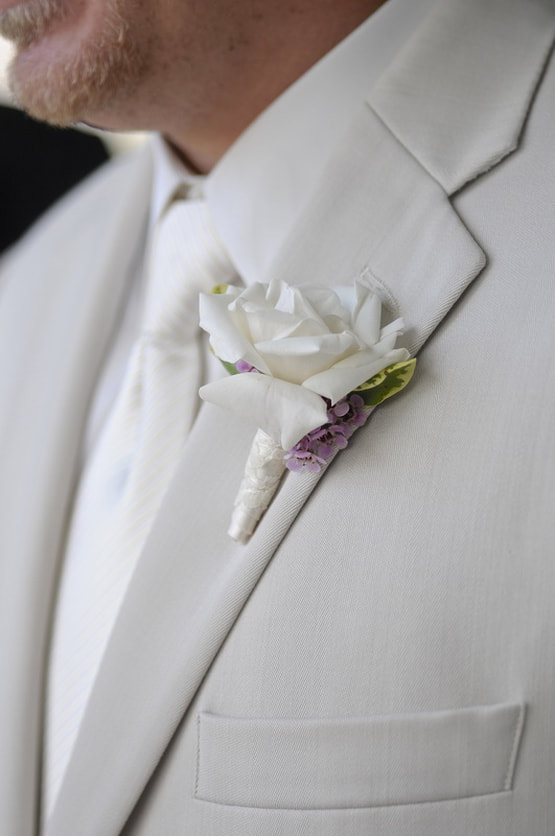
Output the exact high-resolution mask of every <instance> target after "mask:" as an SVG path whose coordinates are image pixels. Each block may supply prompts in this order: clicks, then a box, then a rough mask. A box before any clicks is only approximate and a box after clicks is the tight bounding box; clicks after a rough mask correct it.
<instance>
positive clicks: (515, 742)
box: [503, 705, 526, 790]
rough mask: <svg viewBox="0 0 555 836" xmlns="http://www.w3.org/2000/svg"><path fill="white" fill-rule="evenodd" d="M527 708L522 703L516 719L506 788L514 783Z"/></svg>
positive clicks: (506, 776) (508, 788)
mask: <svg viewBox="0 0 555 836" xmlns="http://www.w3.org/2000/svg"><path fill="white" fill-rule="evenodd" d="M525 710H526V706H525V705H521V707H520V711H519V712H518V718H517V721H516V728H515V733H514V736H513V745H512V747H511V753H510V755H509V765H508V766H507V772H506V774H505V783H504V784H503V787H504V789H505V790H510V789H511V786H512V783H513V774H514V771H515V766H516V756H517V753H518V744H519V743H520V736H521V734H522V728H523V726H524V713H525Z"/></svg>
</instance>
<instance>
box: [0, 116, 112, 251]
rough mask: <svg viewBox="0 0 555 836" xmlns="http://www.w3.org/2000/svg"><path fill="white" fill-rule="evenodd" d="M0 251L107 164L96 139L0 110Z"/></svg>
mask: <svg viewBox="0 0 555 836" xmlns="http://www.w3.org/2000/svg"><path fill="white" fill-rule="evenodd" d="M0 138H1V139H0V252H1V251H2V250H4V249H5V248H6V247H7V246H9V245H10V244H12V243H13V242H14V241H16V240H17V239H18V238H19V237H20V236H21V235H22V234H23V233H24V232H25V230H26V229H27V228H28V227H29V226H30V225H31V224H32V223H33V221H35V220H36V219H37V218H38V216H39V215H40V214H41V213H42V212H44V210H45V209H47V208H48V207H49V206H50V205H51V204H52V203H54V202H55V201H56V200H57V199H58V198H59V197H61V196H62V195H63V194H64V193H65V192H67V191H68V190H69V189H70V188H71V187H72V186H74V185H75V184H76V183H78V182H79V180H81V179H82V178H83V177H85V176H86V175H87V174H89V173H90V172H91V171H93V170H94V169H95V168H97V167H98V166H99V165H101V164H102V163H103V162H105V161H106V160H107V159H108V153H107V151H106V148H105V147H104V144H103V143H102V141H101V140H100V139H98V137H95V136H89V135H88V134H84V133H82V132H81V131H77V130H73V129H61V128H53V127H50V126H49V125H44V124H42V123H41V122H35V121H34V120H33V119H30V118H29V117H28V116H27V115H26V114H24V113H22V112H21V111H19V110H15V109H14V108H11V107H3V106H0Z"/></svg>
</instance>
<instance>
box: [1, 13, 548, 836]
mask: <svg viewBox="0 0 555 836" xmlns="http://www.w3.org/2000/svg"><path fill="white" fill-rule="evenodd" d="M554 33H555V5H554V3H553V2H551V0H487V2H484V0H446V2H440V3H439V4H438V7H437V9H435V10H434V12H433V13H432V14H431V15H430V17H429V18H428V19H427V20H426V21H425V23H424V25H423V26H422V27H421V28H420V29H419V30H418V31H417V33H416V34H415V35H414V36H413V37H412V39H411V40H410V42H409V43H408V44H407V46H406V48H405V49H404V50H403V52H402V53H401V54H400V55H399V56H398V58H397V59H396V61H395V62H394V63H393V65H392V66H391V67H390V69H389V70H388V71H387V72H386V74H385V75H384V76H383V77H382V78H381V80H380V82H379V83H378V85H377V86H376V87H375V88H374V89H373V90H372V91H371V93H370V94H369V97H368V100H367V102H364V103H361V110H360V114H359V117H358V118H357V120H356V121H355V123H354V124H352V125H351V126H346V131H347V133H346V137H345V141H344V143H343V144H342V145H341V147H339V148H338V149H337V154H336V155H335V158H334V160H333V161H332V163H331V165H330V167H329V172H328V176H327V177H326V178H325V179H324V181H323V182H322V183H321V185H320V187H319V188H318V191H317V193H316V194H314V195H311V196H310V199H309V200H308V201H307V204H306V207H304V209H303V212H302V213H301V218H300V220H299V223H298V224H297V225H296V229H295V231H294V233H293V235H292V236H291V238H290V240H289V241H287V243H286V245H285V246H284V248H283V251H282V253H281V255H280V257H279V258H278V259H277V261H276V262H275V263H274V264H273V266H272V268H271V270H270V272H269V275H272V276H277V277H282V278H285V279H286V280H288V281H293V282H298V283H303V282H314V281H316V282H317V283H319V284H330V285H335V284H340V283H345V282H350V281H351V280H352V278H353V277H354V276H356V275H359V274H361V273H363V272H364V273H365V275H367V276H368V277H369V278H370V279H371V280H372V281H374V282H375V283H376V284H377V285H379V286H380V287H381V288H382V291H383V292H384V293H386V294H387V295H388V296H389V298H390V300H391V303H392V305H393V306H395V307H396V308H397V309H398V311H399V313H401V314H402V316H403V317H404V318H405V320H406V323H407V336H406V342H407V345H409V346H410V347H411V348H412V349H413V350H416V351H419V356H420V359H419V364H418V370H417V374H416V375H415V378H414V380H413V382H412V383H411V385H410V386H409V387H408V388H407V389H406V390H405V391H404V392H403V393H402V394H400V395H398V396H397V397H396V398H393V399H392V400H391V401H388V403H387V404H384V405H383V406H381V407H379V408H378V410H376V412H375V413H374V414H373V416H372V418H371V420H370V421H369V423H368V424H367V425H366V426H365V427H364V428H362V429H361V430H360V431H359V432H358V433H357V434H356V435H355V436H354V437H353V439H352V441H351V443H350V445H349V447H348V449H347V450H345V451H343V452H342V453H341V454H340V455H339V456H338V457H337V458H336V459H335V460H334V462H333V463H332V465H331V466H330V468H329V469H328V470H327V471H324V474H323V475H322V476H321V477H319V476H318V475H316V476H315V475H309V476H307V475H302V474H300V475H299V474H289V475H288V476H287V477H286V479H285V480H284V482H283V484H282V486H281V488H280V491H279V494H278V495H277V497H276V499H275V500H274V502H273V504H272V505H271V507H270V509H269V510H268V512H267V513H266V516H265V517H264V519H263V521H262V523H261V524H260V526H259V528H258V529H257V531H256V533H255V535H254V536H253V538H252V540H251V541H250V543H249V544H248V545H247V546H240V545H237V544H234V543H233V542H232V541H231V540H230V539H229V538H228V536H227V534H226V529H227V524H228V519H229V514H230V509H231V506H232V502H233V498H234V494H235V491H236V488H237V485H238V482H239V481H240V478H241V475H242V470H243V467H244V463H245V460H246V456H247V453H248V450H249V447H250V443H251V439H252V435H253V428H252V427H251V426H246V425H244V424H243V423H242V422H240V421H239V420H237V419H235V418H233V417H232V416H231V415H230V414H228V413H226V412H224V411H223V410H220V409H218V408H217V407H214V406H211V405H207V404H205V405H203V406H202V408H201V412H200V414H199V417H198V419H197V422H196V424H195V426H194V428H193V431H192V433H191V435H190V438H189V440H188V442H187V444H186V448H185V450H184V452H183V456H182V459H181V461H180V462H179V465H178V468H177V473H176V476H175V478H174V480H173V482H172V485H171V487H170V490H169V493H168V495H167V498H166V500H165V502H164V504H163V507H162V509H161V511H160V514H159V516H158V518H157V520H156V523H155V525H154V527H153V530H152V533H151V535H150V537H149V539H148V541H147V543H146V546H145V549H144V553H143V554H142V556H141V559H140V562H139V564H138V568H137V570H136V572H135V575H134V577H133V580H132V583H131V586H130V589H129V591H128V594H127V596H126V599H125V601H124V604H123V607H122V611H121V613H120V616H119V618H118V621H117V623H116V626H115V629H114V633H113V635H112V638H111V641H110V644H109V647H108V651H107V654H106V656H105V658H104V660H103V663H102V667H101V670H100V673H99V677H98V680H97V682H96V684H95V687H94V690H93V693H92V697H91V700H90V703H89V705H88V708H87V711H86V715H85V718H84V721H83V726H82V728H81V731H80V734H79V737H78V740H77V745H76V748H75V751H74V753H73V756H72V760H71V763H70V766H69V769H68V773H67V775H66V779H65V783H64V785H63V786H62V789H61V793H60V796H59V799H58V803H57V806H56V808H55V811H54V813H53V817H52V819H51V820H50V822H48V823H46V824H45V826H44V833H45V834H46V836H117V834H125V836H179V834H187V836H191V834H192V835H193V836H196V835H197V834H203V835H204V834H209V835H210V836H260V835H261V834H264V836H278V834H279V836H282V834H284V835H286V836H289V834H292V835H294V836H297V834H299V836H339V834H341V836H343V835H345V836H362V834H369V833H372V834H374V836H382V834H383V836H393V834H394V835H395V836H446V834H449V836H468V834H473V836H477V835H478V834H483V836H523V834H526V836H552V834H553V832H554V829H555V603H554V602H555V415H554V407H555V363H554V362H553V356H554V348H555V324H554V322H555V298H554V297H555V162H554V159H555V153H554V146H555V67H554V66H553V63H552V62H551V63H550V61H549V56H550V50H551V46H552V43H553V38H554ZM148 154H149V152H148V151H143V152H142V153H140V154H139V155H138V156H132V157H130V158H128V159H125V160H123V161H118V162H116V163H114V164H113V165H111V166H109V167H108V168H107V170H106V171H104V172H103V173H101V174H100V175H98V176H95V177H94V178H93V179H92V180H91V181H90V182H89V183H87V184H86V185H85V186H84V187H81V188H79V189H78V191H77V192H75V193H74V195H73V196H71V197H70V198H69V199H68V200H65V201H64V202H63V203H61V204H60V205H59V206H58V207H57V208H56V209H55V210H54V211H53V212H52V213H51V214H50V215H49V216H48V217H47V218H46V219H45V220H44V221H43V222H42V223H41V224H40V225H39V226H38V227H37V228H36V229H35V230H34V231H33V232H32V233H31V234H30V235H29V236H28V237H27V239H26V240H25V241H24V243H23V245H22V246H21V247H18V248H16V249H15V251H13V253H12V254H11V255H10V257H9V258H8V259H7V260H6V262H5V264H4V269H3V272H2V286H1V291H2V292H1V296H0V346H1V348H0V397H1V405H2V413H1V416H0V418H1V430H0V445H1V453H0V462H1V477H2V478H1V485H2V487H1V492H2V493H1V501H0V509H1V514H2V520H1V524H0V541H1V558H2V560H1V583H0V596H1V598H0V613H1V618H2V628H1V630H0V641H1V665H2V667H1V672H0V683H1V687H0V723H1V740H0V752H1V753H2V758H1V767H0V768H1V777H0V794H1V795H0V832H1V833H2V834H3V836H32V835H33V836H35V834H37V833H38V827H39V824H38V817H39V813H38V797H39V792H38V788H39V783H40V762H41V757H40V755H41V732H42V723H43V716H42V710H43V697H44V687H45V671H46V664H47V651H48V640H49V629H50V626H51V620H52V609H53V599H54V594H55V589H56V583H57V576H58V573H59V569H60V565H59V564H60V555H61V553H62V546H63V538H64V532H65V528H66V525H67V521H68V516H69V514H70V511H71V499H72V489H73V487H74V483H75V479H76V472H77V459H78V452H79V446H80V439H81V436H82V432H83V426H84V421H85V418H86V415H87V410H88V406H89V402H90V398H91V393H92V391H93V389H94V384H95V380H96V377H97V374H98V371H99V368H100V367H101V365H102V361H103V356H104V354H105V351H106V347H107V344H108V340H109V338H110V335H111V333H112V330H113V328H114V326H115V323H116V321H117V317H118V314H119V311H120V307H121V300H122V297H123V293H124V288H123V279H122V277H123V276H125V275H126V273H127V269H128V265H129V262H130V259H131V258H132V257H133V254H134V252H135V251H136V249H137V246H138V242H139V241H140V238H141V235H142V234H143V230H144V226H145V222H146V213H147V206H146V203H147V198H148V193H149V183H150V176H151V172H150V168H149V165H150V163H149V157H148ZM260 278H261V280H266V279H268V278H269V276H261V277H260Z"/></svg>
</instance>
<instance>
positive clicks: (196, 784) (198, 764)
mask: <svg viewBox="0 0 555 836" xmlns="http://www.w3.org/2000/svg"><path fill="white" fill-rule="evenodd" d="M196 770H197V774H196V776H195V798H198V785H199V781H200V714H197V763H196Z"/></svg>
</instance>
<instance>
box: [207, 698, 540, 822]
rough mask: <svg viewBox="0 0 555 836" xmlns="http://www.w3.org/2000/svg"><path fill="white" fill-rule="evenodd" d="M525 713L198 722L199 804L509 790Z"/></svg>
mask: <svg viewBox="0 0 555 836" xmlns="http://www.w3.org/2000/svg"><path fill="white" fill-rule="evenodd" d="M523 720H524V706H523V705H507V704H503V705H493V706H479V707H472V708H464V709H456V710H449V711H434V712H429V713H421V714H395V715H390V716H379V717H370V718H363V719H339V720H338V719H300V720H299V719H296V720H289V719H277V720H276V719H273V720H269V719H241V718H233V717H222V716H217V715H213V714H205V713H204V714H200V715H199V717H198V768H197V784H196V791H195V797H196V798H198V799H201V800H204V801H211V802H215V803H219V804H231V805H240V806H246V807H265V808H276V809H337V808H350V807H376V806H384V805H393V804H412V803H418V802H423V801H444V800H450V799H456V798H466V797H469V796H477V795H487V794H489V793H497V792H503V791H507V790H509V789H510V788H511V784H512V776H513V771H514V765H515V762H516V753H517V749H518V744H519V739H520V734H521V730H522V726H523Z"/></svg>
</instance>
